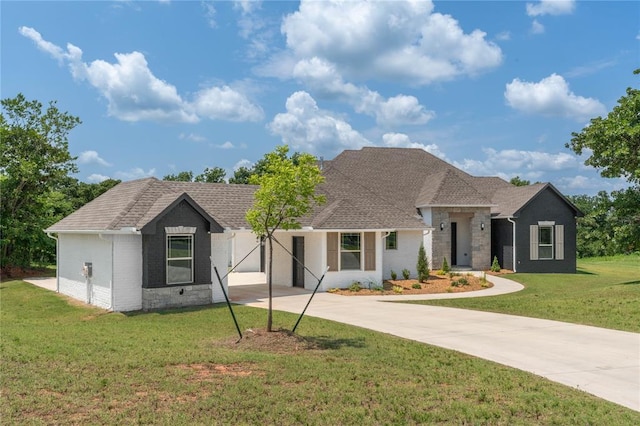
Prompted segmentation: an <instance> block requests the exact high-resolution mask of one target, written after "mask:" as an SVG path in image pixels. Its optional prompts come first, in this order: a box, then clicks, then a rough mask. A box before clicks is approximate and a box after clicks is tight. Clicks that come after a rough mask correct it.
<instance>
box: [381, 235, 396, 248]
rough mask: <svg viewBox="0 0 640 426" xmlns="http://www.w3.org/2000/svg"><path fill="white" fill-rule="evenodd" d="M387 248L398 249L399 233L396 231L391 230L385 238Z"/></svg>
mask: <svg viewBox="0 0 640 426" xmlns="http://www.w3.org/2000/svg"><path fill="white" fill-rule="evenodd" d="M384 248H385V250H398V233H397V232H396V231H393V232H390V233H389V235H387V238H385V246H384Z"/></svg>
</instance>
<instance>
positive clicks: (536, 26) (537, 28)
mask: <svg viewBox="0 0 640 426" xmlns="http://www.w3.org/2000/svg"><path fill="white" fill-rule="evenodd" d="M543 33H544V25H542V24H541V23H540V22H539V21H538V20H537V19H534V20H533V22H531V34H543Z"/></svg>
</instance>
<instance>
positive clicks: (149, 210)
mask: <svg viewBox="0 0 640 426" xmlns="http://www.w3.org/2000/svg"><path fill="white" fill-rule="evenodd" d="M255 190H256V187H255V186H252V185H227V184H219V183H189V182H167V181H160V180H158V179H156V178H146V179H140V180H135V181H131V182H123V183H121V184H119V185H116V186H115V187H114V188H112V189H110V190H109V191H107V192H106V193H104V194H102V195H101V196H100V197H98V198H96V199H95V200H93V201H91V202H90V203H88V204H86V205H85V206H83V207H81V208H80V209H78V210H77V211H76V212H74V213H72V214H71V215H69V216H67V217H65V218H64V219H62V220H61V221H60V222H58V223H56V224H54V225H53V226H51V227H50V228H49V229H47V231H50V232H63V231H118V230H121V229H122V228H128V227H134V228H136V229H141V228H142V227H143V226H144V225H146V224H147V223H149V222H150V221H151V220H153V219H154V218H155V217H156V216H157V215H158V214H160V213H161V212H162V211H164V209H165V208H166V207H167V206H169V205H170V204H171V203H172V202H173V201H175V200H176V199H177V198H178V197H180V196H181V195H182V194H184V193H186V194H188V195H189V196H190V197H191V198H192V199H193V200H194V201H195V202H196V203H198V205H199V206H200V207H202V209H204V210H205V211H206V212H207V213H208V214H209V215H210V216H211V217H212V218H213V219H215V220H216V222H218V223H219V224H220V225H221V226H222V227H229V228H235V229H238V228H242V227H244V228H248V227H249V224H248V223H247V222H246V220H245V218H244V214H245V212H246V211H247V210H248V209H249V207H251V205H252V204H253V193H254V192H255Z"/></svg>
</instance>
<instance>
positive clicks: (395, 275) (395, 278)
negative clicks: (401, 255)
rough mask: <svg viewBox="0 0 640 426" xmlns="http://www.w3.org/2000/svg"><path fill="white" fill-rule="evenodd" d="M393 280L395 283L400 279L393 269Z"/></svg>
mask: <svg viewBox="0 0 640 426" xmlns="http://www.w3.org/2000/svg"><path fill="white" fill-rule="evenodd" d="M391 279H392V280H394V281H395V280H397V279H398V274H396V271H394V270H393V269H392V270H391Z"/></svg>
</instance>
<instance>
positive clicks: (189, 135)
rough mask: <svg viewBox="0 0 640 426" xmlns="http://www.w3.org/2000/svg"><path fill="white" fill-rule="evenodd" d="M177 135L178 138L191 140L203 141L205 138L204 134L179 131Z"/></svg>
mask: <svg viewBox="0 0 640 426" xmlns="http://www.w3.org/2000/svg"><path fill="white" fill-rule="evenodd" d="M178 137H179V138H180V140H184V139H186V140H188V141H192V142H204V141H206V140H207V138H205V137H204V136H201V135H198V134H196V133H180V135H179V136H178Z"/></svg>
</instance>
